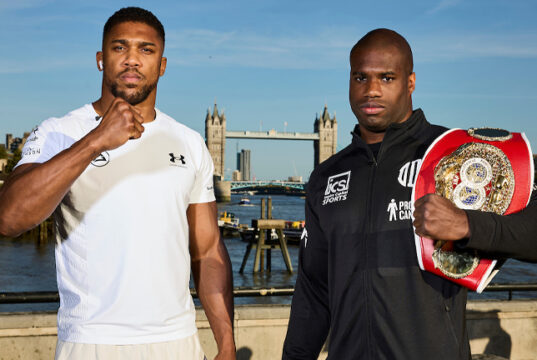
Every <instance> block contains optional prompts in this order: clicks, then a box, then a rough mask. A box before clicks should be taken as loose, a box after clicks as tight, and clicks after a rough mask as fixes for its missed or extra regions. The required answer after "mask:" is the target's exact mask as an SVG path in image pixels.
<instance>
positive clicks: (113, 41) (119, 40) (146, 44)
mask: <svg viewBox="0 0 537 360" xmlns="http://www.w3.org/2000/svg"><path fill="white" fill-rule="evenodd" d="M129 42H130V41H128V40H125V39H116V40H112V41H111V43H112V44H114V43H119V44H121V45H127V44H128V43H129ZM138 46H155V47H156V46H157V45H156V44H155V43H152V42H150V41H142V42H140V43H138Z"/></svg>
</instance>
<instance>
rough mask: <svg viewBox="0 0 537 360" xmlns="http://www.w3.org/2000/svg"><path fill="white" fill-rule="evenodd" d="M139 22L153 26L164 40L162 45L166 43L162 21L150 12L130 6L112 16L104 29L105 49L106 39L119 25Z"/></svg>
mask: <svg viewBox="0 0 537 360" xmlns="http://www.w3.org/2000/svg"><path fill="white" fill-rule="evenodd" d="M129 21H132V22H139V23H143V24H146V25H149V26H151V27H152V28H153V29H155V30H156V32H157V33H158V34H159V36H160V38H161V39H162V44H164V42H165V34H164V26H162V23H161V22H160V20H159V19H158V18H157V17H156V16H155V15H153V13H152V12H151V11H149V10H145V9H142V8H139V7H136V6H129V7H124V8H121V9H119V10H118V11H116V12H115V13H114V15H112V16H110V17H109V18H108V20H107V21H106V23H105V24H104V28H103V47H104V38H105V37H106V35H107V34H108V33H109V32H110V30H112V28H113V27H114V26H116V25H118V24H121V23H124V22H129Z"/></svg>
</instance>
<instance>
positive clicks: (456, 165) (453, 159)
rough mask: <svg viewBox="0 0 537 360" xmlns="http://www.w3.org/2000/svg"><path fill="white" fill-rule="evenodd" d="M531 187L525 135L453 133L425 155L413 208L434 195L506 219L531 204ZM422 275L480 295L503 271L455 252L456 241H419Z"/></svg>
mask: <svg viewBox="0 0 537 360" xmlns="http://www.w3.org/2000/svg"><path fill="white" fill-rule="evenodd" d="M532 186H533V156H532V152H531V148H530V145H529V142H528V140H527V139H526V136H525V135H524V134H523V133H510V132H508V131H506V130H502V129H489V128H481V129H469V130H468V131H466V130H461V129H453V130H450V131H447V132H446V133H444V134H443V135H442V136H440V137H439V138H438V139H436V140H435V141H434V142H433V143H432V144H431V146H429V148H428V149H427V151H426V152H425V155H424V157H423V161H422V163H421V166H420V169H419V170H418V176H417V179H416V184H415V186H414V189H413V191H412V203H414V202H415V201H416V200H417V199H419V198H420V197H422V196H424V195H426V194H430V193H435V194H438V195H441V196H443V197H445V198H447V199H449V200H451V201H452V202H453V203H454V204H455V205H456V206H457V207H459V208H460V209H469V210H480V211H487V212H493V213H496V214H498V215H508V214H512V213H515V212H518V211H520V210H522V209H523V208H525V207H526V205H527V204H528V202H529V199H530V195H531V191H532ZM415 241H416V251H417V255H418V262H419V265H420V268H421V269H422V270H426V271H429V272H431V273H434V274H436V275H439V276H441V277H443V278H445V279H448V280H451V281H453V282H456V283H458V284H460V285H462V286H465V287H467V288H469V289H471V290H475V291H476V292H478V293H481V292H482V291H483V289H484V288H485V287H486V286H487V284H488V283H489V282H490V280H491V279H492V277H493V276H494V275H496V273H497V272H498V269H499V265H500V264H498V262H497V260H493V259H484V258H480V257H478V256H477V254H476V251H474V250H464V251H462V250H459V249H455V248H454V242H453V241H434V240H431V239H427V238H423V237H420V236H418V235H415Z"/></svg>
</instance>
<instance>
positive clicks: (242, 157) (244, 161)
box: [237, 149, 250, 181]
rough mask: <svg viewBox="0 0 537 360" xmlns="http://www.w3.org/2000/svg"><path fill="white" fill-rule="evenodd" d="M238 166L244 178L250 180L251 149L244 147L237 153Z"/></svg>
mask: <svg viewBox="0 0 537 360" xmlns="http://www.w3.org/2000/svg"><path fill="white" fill-rule="evenodd" d="M237 168H238V170H239V171H240V172H241V175H242V180H244V181H250V150H245V149H242V150H241V152H240V153H237Z"/></svg>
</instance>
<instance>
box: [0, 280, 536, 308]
mask: <svg viewBox="0 0 537 360" xmlns="http://www.w3.org/2000/svg"><path fill="white" fill-rule="evenodd" d="M294 290H295V289H294V288H292V287H289V286H281V287H236V288H234V289H233V296H234V297H256V296H290V295H293V293H294ZM484 291H485V292H508V294H509V295H508V299H509V300H512V298H513V292H514V291H522V292H526V291H535V292H537V284H530V283H518V284H490V285H489V286H487V288H486V289H485V290H484ZM190 293H191V294H192V296H193V297H195V298H197V297H198V295H197V293H196V290H195V289H190ZM59 301H60V296H59V294H58V292H55V291H32V292H2V293H0V304H28V303H52V302H59Z"/></svg>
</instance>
